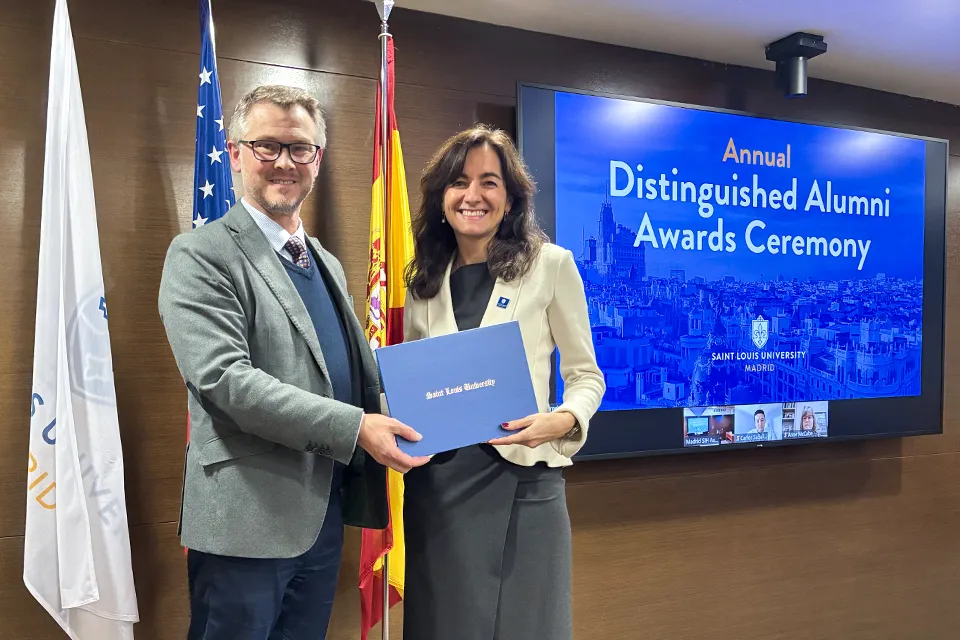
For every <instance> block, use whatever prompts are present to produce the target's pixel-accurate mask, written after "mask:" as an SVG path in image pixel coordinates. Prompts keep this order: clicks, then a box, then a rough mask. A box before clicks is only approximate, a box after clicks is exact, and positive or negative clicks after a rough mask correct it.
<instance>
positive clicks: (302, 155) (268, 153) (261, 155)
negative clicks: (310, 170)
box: [240, 140, 323, 164]
mask: <svg viewBox="0 0 960 640" xmlns="http://www.w3.org/2000/svg"><path fill="white" fill-rule="evenodd" d="M240 143H241V144H247V145H250V149H251V151H253V157H254V158H256V159H257V160H260V161H261V162H272V161H274V160H276V159H277V158H279V157H280V154H281V153H283V150H284V149H286V150H287V152H288V153H289V154H290V159H291V160H293V161H294V162H296V163H297V164H310V163H311V162H313V161H314V160H316V159H317V156H318V155H320V154H321V153H323V149H321V148H320V147H318V146H317V145H315V144H309V143H307V142H290V143H287V144H284V143H282V142H276V141H275V140H240Z"/></svg>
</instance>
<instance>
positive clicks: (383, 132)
mask: <svg viewBox="0 0 960 640" xmlns="http://www.w3.org/2000/svg"><path fill="white" fill-rule="evenodd" d="M378 4H379V3H378ZM392 4H393V3H392V2H390V3H386V2H384V3H383V5H385V6H384V9H383V11H382V13H381V16H380V36H379V38H380V177H381V182H382V183H383V212H384V216H383V220H384V236H386V232H387V229H386V225H387V224H388V223H387V221H388V220H389V215H387V211H388V210H389V207H390V200H389V198H388V196H389V195H390V194H389V193H388V191H387V188H388V187H387V185H389V184H390V178H389V176H388V175H387V171H388V168H389V164H388V162H387V155H388V153H389V147H388V146H387V145H388V143H389V140H390V133H389V131H388V125H389V124H390V119H389V115H388V113H387V90H388V87H387V73H388V69H387V39H388V38H390V37H391V35H390V30H389V25H388V24H387V19H388V18H389V17H390V5H392ZM381 247H382V251H383V254H382V255H383V258H382V260H384V261H385V260H386V257H387V256H386V254H387V251H388V245H386V244H383V245H381ZM384 300H386V296H384ZM381 308H382V307H381ZM382 319H383V320H385V319H386V318H385V317H384V318H382ZM389 558H390V552H389V551H388V552H387V553H385V554H383V568H382V569H381V572H382V573H381V576H382V580H381V583H382V584H383V618H382V620H381V622H380V637H381V638H382V639H383V640H390V573H389V569H388V565H389V562H390V560H389Z"/></svg>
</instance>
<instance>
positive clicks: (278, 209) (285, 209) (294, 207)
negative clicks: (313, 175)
mask: <svg viewBox="0 0 960 640" xmlns="http://www.w3.org/2000/svg"><path fill="white" fill-rule="evenodd" d="M263 191H264V190H263V189H257V190H256V191H254V192H253V193H252V194H250V195H252V196H253V199H254V200H255V201H256V203H257V204H259V205H260V206H261V207H262V208H263V210H264V211H266V212H267V213H269V214H271V215H275V216H290V215H293V214H294V213H296V212H297V211H298V210H299V209H300V205H301V204H303V201H304V200H306V199H307V196H309V195H310V192H311V191H313V185H312V184H310V185H308V186H307V189H306V191H304V192H303V193H302V194H301V195H300V197H299V198H297V199H296V200H287V199H283V200H280V201H279V202H270V201H268V200H267V198H266V196H265V195H264V193H263Z"/></svg>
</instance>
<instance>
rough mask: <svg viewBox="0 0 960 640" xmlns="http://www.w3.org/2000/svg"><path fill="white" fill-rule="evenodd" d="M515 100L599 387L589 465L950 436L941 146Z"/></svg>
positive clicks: (832, 129)
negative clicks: (586, 320)
mask: <svg viewBox="0 0 960 640" xmlns="http://www.w3.org/2000/svg"><path fill="white" fill-rule="evenodd" d="M518 96H519V99H518V110H517V113H518V126H517V131H518V143H519V146H520V150H521V152H522V153H523V156H524V159H525V161H526V163H527V165H528V167H529V168H530V170H531V172H532V174H533V176H534V178H535V180H536V182H537V187H538V190H537V196H536V200H535V204H536V211H537V216H538V219H539V220H540V223H541V225H542V226H543V227H544V229H545V230H546V231H547V233H548V234H549V235H550V237H551V239H552V241H553V242H555V243H556V244H558V245H560V246H562V247H564V248H566V249H569V250H570V251H571V252H572V254H573V256H574V258H575V259H576V263H577V265H578V267H579V270H580V274H581V276H582V279H583V282H584V287H585V289H586V297H587V306H588V309H589V314H590V324H591V329H592V332H593V341H594V345H595V348H596V353H597V361H598V363H599V365H600V368H601V369H602V370H603V374H604V378H605V380H606V385H607V391H606V394H605V396H604V398H603V402H602V405H601V407H600V411H599V412H598V413H597V415H596V416H595V417H594V419H593V421H592V422H591V426H590V432H589V437H588V439H587V443H586V445H585V446H584V448H583V449H582V451H581V453H580V454H579V456H580V457H581V458H588V457H619V456H631V455H642V454H654V453H674V452H692V451H708V450H718V449H730V448H743V447H769V446H775V445H783V444H788V443H800V442H811V441H822V440H840V439H853V438H869V437H881V436H888V437H889V436H906V435H918V434H930V433H940V432H941V431H942V397H943V341H944V254H945V221H946V191H947V186H946V185H947V157H948V150H947V142H946V141H944V140H934V139H929V138H920V137H916V136H908V135H901V134H895V133H888V132H882V131H873V130H864V129H857V128H852V127H843V126H832V125H826V124H812V123H803V122H795V121H787V120H779V119H772V118H761V117H757V116H753V115H750V114H745V113H736V112H730V111H721V110H716V109H708V108H702V107H696V106H690V105H681V104H670V103H664V102H658V101H651V100H642V99H636V98H628V97H619V96H609V95H598V94H592V93H583V92H577V91H572V90H565V89H559V88H554V87H544V86H539V85H532V84H525V83H521V84H520V85H519V86H518ZM560 355H561V357H562V353H561V354H560ZM554 379H555V380H554V401H555V402H556V401H557V398H560V397H561V396H562V393H563V383H562V380H560V379H559V376H558V375H556V371H555V375H554Z"/></svg>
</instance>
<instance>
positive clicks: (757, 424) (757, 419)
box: [747, 409, 774, 440]
mask: <svg viewBox="0 0 960 640" xmlns="http://www.w3.org/2000/svg"><path fill="white" fill-rule="evenodd" d="M766 427H767V414H766V412H765V411H764V410H763V409H757V410H756V411H754V412H753V429H751V430H750V431H748V432H747V433H753V434H758V435H761V436H763V439H764V440H772V439H773V437H774V436H773V433H772V432H771V431H767V430H766Z"/></svg>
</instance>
